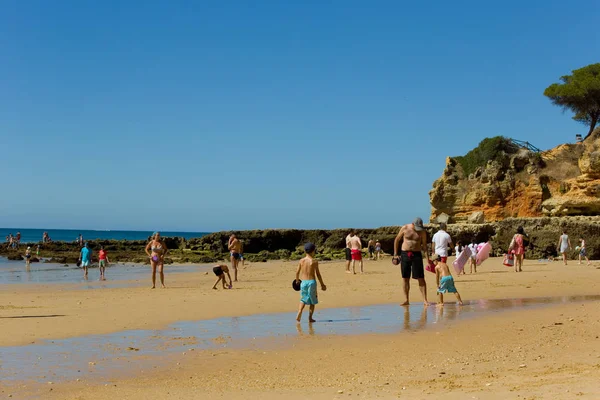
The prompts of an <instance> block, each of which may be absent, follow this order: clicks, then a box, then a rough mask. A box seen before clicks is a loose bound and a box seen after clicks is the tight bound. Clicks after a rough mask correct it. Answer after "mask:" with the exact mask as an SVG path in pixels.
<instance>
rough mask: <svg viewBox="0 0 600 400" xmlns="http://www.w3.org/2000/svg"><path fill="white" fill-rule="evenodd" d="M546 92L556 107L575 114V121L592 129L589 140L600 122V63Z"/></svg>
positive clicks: (588, 67)
mask: <svg viewBox="0 0 600 400" xmlns="http://www.w3.org/2000/svg"><path fill="white" fill-rule="evenodd" d="M560 80H561V82H562V83H553V84H552V85H550V86H548V87H547V88H546V90H544V96H547V97H548V98H549V99H550V100H551V101H552V103H553V104H554V105H557V106H560V107H562V109H563V110H565V111H566V110H571V111H572V112H573V113H575V116H574V117H573V119H574V120H575V121H579V122H581V123H583V124H585V125H587V126H589V127H590V130H589V131H588V133H587V135H586V136H585V138H586V139H587V138H588V137H589V136H590V135H591V134H592V132H593V131H594V128H596V124H597V123H598V121H599V120H600V63H598V64H590V65H588V66H587V67H583V68H579V69H576V70H574V71H573V73H572V75H565V76H562V77H561V78H560Z"/></svg>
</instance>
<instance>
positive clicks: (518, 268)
mask: <svg viewBox="0 0 600 400" xmlns="http://www.w3.org/2000/svg"><path fill="white" fill-rule="evenodd" d="M524 237H525V231H524V230H523V227H522V226H520V227H518V228H517V233H516V234H515V236H513V238H512V241H511V242H510V247H509V249H508V250H509V251H511V252H512V253H513V254H514V255H515V272H522V271H523V270H522V267H523V258H524V257H525V245H524V243H523V238H524Z"/></svg>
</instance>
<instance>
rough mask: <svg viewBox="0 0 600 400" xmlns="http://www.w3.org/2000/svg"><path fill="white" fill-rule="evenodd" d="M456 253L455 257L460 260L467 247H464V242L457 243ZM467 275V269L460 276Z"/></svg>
mask: <svg viewBox="0 0 600 400" xmlns="http://www.w3.org/2000/svg"><path fill="white" fill-rule="evenodd" d="M454 251H455V253H456V254H455V255H456V258H457V259H458V258H459V257H460V255H461V254H462V252H463V251H465V246H463V244H462V242H461V241H460V240H459V241H458V242H456V247H455V248H454ZM461 274H462V275H466V274H467V273H466V272H465V269H464V268H463V269H462V272H460V273H459V275H461Z"/></svg>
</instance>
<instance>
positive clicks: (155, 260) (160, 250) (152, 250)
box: [146, 232, 167, 289]
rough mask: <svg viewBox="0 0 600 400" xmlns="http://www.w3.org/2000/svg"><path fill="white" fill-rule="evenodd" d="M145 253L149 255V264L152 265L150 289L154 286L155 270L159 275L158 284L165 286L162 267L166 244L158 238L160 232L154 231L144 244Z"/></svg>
mask: <svg viewBox="0 0 600 400" xmlns="http://www.w3.org/2000/svg"><path fill="white" fill-rule="evenodd" d="M146 254H148V257H150V266H151V267H152V289H154V288H155V287H156V270H157V269H158V275H159V276H160V284H161V286H162V287H163V288H164V287H165V274H164V272H163V268H164V265H165V254H167V246H166V245H165V243H164V242H163V241H162V240H160V233H158V232H154V235H152V240H151V241H150V242H149V243H148V245H147V246H146Z"/></svg>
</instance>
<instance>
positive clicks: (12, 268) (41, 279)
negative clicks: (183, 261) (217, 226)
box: [0, 257, 209, 289]
mask: <svg viewBox="0 0 600 400" xmlns="http://www.w3.org/2000/svg"><path fill="white" fill-rule="evenodd" d="M208 269H209V266H207V265H166V266H165V274H167V276H168V274H171V273H181V272H204V271H208ZM99 275H100V271H99V270H98V268H90V270H89V272H88V280H87V281H86V280H84V279H83V270H82V269H81V268H79V267H77V266H75V265H68V266H66V267H65V266H63V265H62V264H50V263H43V262H40V263H32V264H31V267H30V268H29V269H28V270H27V269H26V268H25V262H24V261H8V260H6V259H5V258H1V257H0V284H19V283H21V284H22V283H29V284H47V283H49V284H52V283H76V284H82V286H81V288H82V289H99V288H115V287H125V286H127V287H129V286H131V285H130V284H126V283H123V281H132V280H142V281H143V284H144V285H146V284H147V281H149V280H150V266H148V265H134V264H125V265H122V264H118V263H117V264H115V265H113V266H109V267H108V268H107V269H106V277H107V280H106V281H102V282H99V281H98V277H99ZM167 279H168V278H167ZM119 281H121V283H119ZM140 284H141V283H140Z"/></svg>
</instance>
